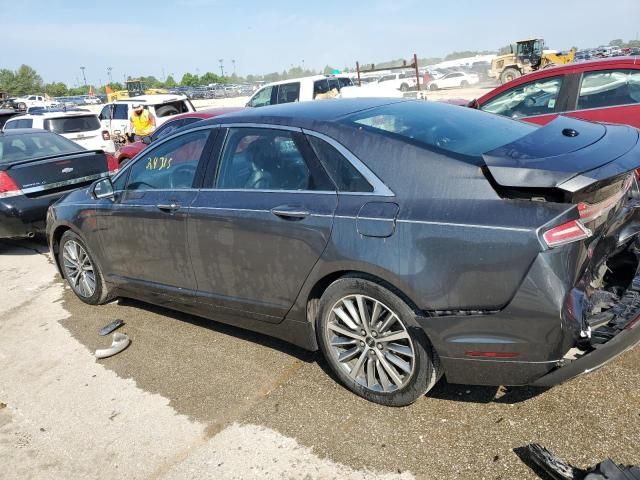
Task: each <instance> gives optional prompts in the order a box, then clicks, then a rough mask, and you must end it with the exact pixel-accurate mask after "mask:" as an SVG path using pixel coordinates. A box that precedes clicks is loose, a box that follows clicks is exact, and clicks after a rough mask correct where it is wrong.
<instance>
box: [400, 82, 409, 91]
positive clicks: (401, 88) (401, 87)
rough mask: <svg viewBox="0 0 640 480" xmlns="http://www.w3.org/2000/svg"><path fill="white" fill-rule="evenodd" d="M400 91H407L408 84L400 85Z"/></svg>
mask: <svg viewBox="0 0 640 480" xmlns="http://www.w3.org/2000/svg"><path fill="white" fill-rule="evenodd" d="M400 91H401V92H408V91H409V85H407V84H406V83H403V84H402V85H400Z"/></svg>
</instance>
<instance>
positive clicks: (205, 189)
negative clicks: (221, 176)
mask: <svg viewBox="0 0 640 480" xmlns="http://www.w3.org/2000/svg"><path fill="white" fill-rule="evenodd" d="M200 190H201V191H203V192H260V193H317V194H319V195H337V194H338V192H336V191H335V190H272V189H261V188H201V189H200Z"/></svg>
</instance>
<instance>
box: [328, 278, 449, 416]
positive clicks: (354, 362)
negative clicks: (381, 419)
mask: <svg viewBox="0 0 640 480" xmlns="http://www.w3.org/2000/svg"><path fill="white" fill-rule="evenodd" d="M319 307H320V308H319V315H320V316H319V318H318V320H317V333H318V341H319V344H320V349H321V350H322V353H323V354H324V357H325V359H326V360H327V362H328V364H329V366H330V367H331V369H332V370H333V372H334V373H335V374H336V376H337V377H338V379H339V380H340V382H341V383H342V384H343V385H344V386H346V387H347V388H348V389H349V390H351V391H352V392H353V393H355V394H356V395H359V396H361V397H363V398H365V399H367V400H369V401H372V402H375V403H379V404H381V405H388V406H394V407H400V406H405V405H410V404H411V403H413V402H415V401H416V400H417V399H418V398H420V397H421V396H423V395H424V394H425V393H427V391H429V390H430V389H431V387H433V385H435V383H436V381H437V380H438V378H439V377H440V375H441V372H440V368H439V361H438V359H437V355H436V353H435V352H434V350H433V347H432V346H431V344H430V342H429V340H428V339H427V337H426V335H425V333H424V331H423V330H422V329H421V328H420V327H419V326H418V324H417V322H416V321H415V319H414V317H415V314H414V312H413V310H412V309H411V308H410V307H409V306H408V305H407V304H406V303H405V302H404V301H403V300H402V299H400V298H399V297H398V296H397V295H395V294H394V293H392V292H391V291H389V290H388V289H386V288H384V287H382V286H381V285H379V284H377V283H375V282H372V281H370V280H366V279H364V278H354V277H344V278H341V279H338V280H336V281H335V282H334V283H332V284H331V285H330V286H329V287H328V288H327V290H326V291H325V292H324V294H323V295H322V298H321V299H320V305H319Z"/></svg>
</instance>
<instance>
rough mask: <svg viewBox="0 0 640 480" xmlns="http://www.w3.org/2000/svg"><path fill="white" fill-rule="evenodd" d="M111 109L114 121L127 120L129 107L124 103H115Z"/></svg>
mask: <svg viewBox="0 0 640 480" xmlns="http://www.w3.org/2000/svg"><path fill="white" fill-rule="evenodd" d="M114 107H115V108H114V109H113V119H114V120H129V108H128V107H129V106H128V105H127V104H126V103H116V104H115V105H114Z"/></svg>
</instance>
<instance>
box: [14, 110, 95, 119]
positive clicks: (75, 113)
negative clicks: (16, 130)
mask: <svg viewBox="0 0 640 480" xmlns="http://www.w3.org/2000/svg"><path fill="white" fill-rule="evenodd" d="M89 115H91V116H94V117H97V115H96V114H95V113H93V112H92V111H90V110H67V111H63V110H60V111H56V110H53V111H51V110H43V111H42V112H33V113H25V114H23V115H20V118H43V117H46V118H50V117H58V118H59V117H87V116H89Z"/></svg>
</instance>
